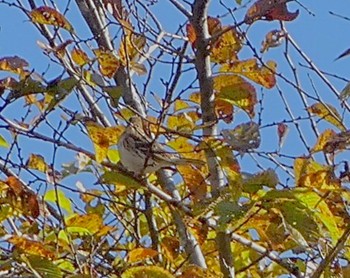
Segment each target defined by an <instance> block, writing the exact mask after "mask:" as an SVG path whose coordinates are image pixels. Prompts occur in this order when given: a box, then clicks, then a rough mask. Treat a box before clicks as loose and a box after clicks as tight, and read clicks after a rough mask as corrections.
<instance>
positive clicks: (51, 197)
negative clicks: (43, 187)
mask: <svg viewBox="0 0 350 278" xmlns="http://www.w3.org/2000/svg"><path fill="white" fill-rule="evenodd" d="M44 200H45V201H48V202H52V203H54V204H57V205H58V206H60V208H63V209H64V210H66V211H67V212H68V213H69V214H72V213H73V209H72V202H71V201H70V200H69V199H68V198H67V197H66V195H65V193H64V192H63V191H62V190H60V189H51V190H48V191H47V192H46V193H45V195H44Z"/></svg>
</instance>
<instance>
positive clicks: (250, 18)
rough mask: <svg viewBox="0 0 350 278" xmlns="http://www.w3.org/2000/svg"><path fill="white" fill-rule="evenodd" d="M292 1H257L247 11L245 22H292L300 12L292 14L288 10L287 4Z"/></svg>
mask: <svg viewBox="0 0 350 278" xmlns="http://www.w3.org/2000/svg"><path fill="white" fill-rule="evenodd" d="M289 1H290V0H257V1H256V2H255V3H254V4H253V5H252V6H251V7H250V8H249V9H248V11H247V13H246V15H245V19H244V20H245V22H246V23H247V24H252V23H253V22H254V21H256V20H259V19H262V20H268V21H271V20H284V21H292V20H294V19H295V18H296V17H297V16H298V14H299V10H297V11H296V12H294V13H291V12H289V11H288V9H287V2H289Z"/></svg>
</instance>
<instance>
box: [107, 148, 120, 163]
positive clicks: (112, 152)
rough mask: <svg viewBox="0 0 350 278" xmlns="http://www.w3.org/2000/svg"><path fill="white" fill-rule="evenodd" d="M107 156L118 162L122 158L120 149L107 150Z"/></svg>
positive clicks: (113, 161)
mask: <svg viewBox="0 0 350 278" xmlns="http://www.w3.org/2000/svg"><path fill="white" fill-rule="evenodd" d="M107 157H108V159H109V160H110V161H111V162H112V163H114V164H117V163H118V161H119V160H120V157H119V151H118V150H113V149H110V150H108V152H107Z"/></svg>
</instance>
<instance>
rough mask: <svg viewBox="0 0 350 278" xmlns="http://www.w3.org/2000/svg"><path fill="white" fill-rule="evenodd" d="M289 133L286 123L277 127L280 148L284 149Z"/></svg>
mask: <svg viewBox="0 0 350 278" xmlns="http://www.w3.org/2000/svg"><path fill="white" fill-rule="evenodd" d="M288 132H289V128H288V126H287V125H286V124H284V123H279V124H278V125H277V135H278V147H279V148H282V146H283V143H284V140H285V139H286V137H287V134H288Z"/></svg>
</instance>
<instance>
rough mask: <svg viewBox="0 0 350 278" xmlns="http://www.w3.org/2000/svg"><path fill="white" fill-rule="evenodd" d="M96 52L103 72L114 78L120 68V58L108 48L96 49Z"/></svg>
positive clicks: (104, 74)
mask: <svg viewBox="0 0 350 278" xmlns="http://www.w3.org/2000/svg"><path fill="white" fill-rule="evenodd" d="M94 53H95V55H96V58H97V61H98V63H99V65H100V72H101V74H102V75H103V76H106V77H109V78H112V77H113V75H114V74H115V72H116V71H117V70H118V68H119V65H120V62H119V58H117V57H116V56H115V55H114V54H113V53H112V52H111V51H107V50H102V49H95V50H94Z"/></svg>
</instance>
